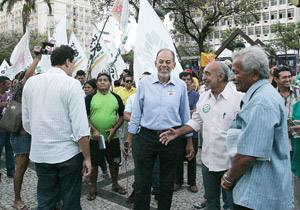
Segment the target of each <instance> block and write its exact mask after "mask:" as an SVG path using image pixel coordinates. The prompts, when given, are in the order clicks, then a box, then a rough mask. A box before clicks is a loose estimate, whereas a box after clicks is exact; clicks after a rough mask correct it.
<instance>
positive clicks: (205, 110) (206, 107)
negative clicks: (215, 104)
mask: <svg viewBox="0 0 300 210" xmlns="http://www.w3.org/2000/svg"><path fill="white" fill-rule="evenodd" d="M202 111H203V112H204V113H207V112H209V111H210V104H205V105H204V106H203V108H202Z"/></svg>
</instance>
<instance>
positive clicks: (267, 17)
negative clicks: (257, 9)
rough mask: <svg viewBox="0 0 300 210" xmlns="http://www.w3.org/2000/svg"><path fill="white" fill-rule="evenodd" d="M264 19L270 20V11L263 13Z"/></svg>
mask: <svg viewBox="0 0 300 210" xmlns="http://www.w3.org/2000/svg"><path fill="white" fill-rule="evenodd" d="M263 20H264V21H266V20H269V13H268V12H264V13H263Z"/></svg>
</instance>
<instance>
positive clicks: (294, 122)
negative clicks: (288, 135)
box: [289, 120, 300, 134]
mask: <svg viewBox="0 0 300 210" xmlns="http://www.w3.org/2000/svg"><path fill="white" fill-rule="evenodd" d="M293 124H294V126H291V127H290V128H289V130H293V131H294V132H296V133H297V134H299V133H300V120H293ZM295 124H298V125H295Z"/></svg>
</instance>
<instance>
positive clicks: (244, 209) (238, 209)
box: [233, 204, 253, 210]
mask: <svg viewBox="0 0 300 210" xmlns="http://www.w3.org/2000/svg"><path fill="white" fill-rule="evenodd" d="M233 210H253V209H249V208H247V207H244V206H239V205H236V204H233Z"/></svg>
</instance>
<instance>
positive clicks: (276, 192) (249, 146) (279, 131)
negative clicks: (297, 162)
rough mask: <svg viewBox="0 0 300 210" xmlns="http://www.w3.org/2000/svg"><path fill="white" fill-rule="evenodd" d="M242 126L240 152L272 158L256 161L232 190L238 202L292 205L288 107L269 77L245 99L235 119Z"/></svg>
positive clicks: (279, 208) (262, 208) (284, 209)
mask: <svg viewBox="0 0 300 210" xmlns="http://www.w3.org/2000/svg"><path fill="white" fill-rule="evenodd" d="M234 124H235V126H234V127H236V128H238V129H241V133H240V135H239V142H238V145H237V153H238V154H242V155H248V156H253V157H257V158H264V159H270V161H258V160H257V161H256V162H255V163H254V165H253V166H252V167H251V168H249V169H248V170H247V171H246V172H245V173H244V175H243V176H242V177H241V178H240V179H239V180H238V181H237V183H236V185H235V187H234V189H233V200H234V203H235V204H238V205H241V206H245V207H248V208H251V209H255V210H266V209H272V210H290V209H291V208H292V194H291V192H292V188H291V172H290V171H291V166H290V157H289V148H288V133H287V116H286V109H285V106H284V104H283V101H282V98H281V96H280V95H279V93H278V92H277V91H276V89H274V88H273V87H272V86H271V84H269V82H268V80H259V81H258V82H256V83H255V84H253V85H252V86H251V87H250V88H249V90H248V91H247V92H246V94H245V96H244V98H243V99H242V108H241V111H240V112H239V113H238V114H237V116H236V119H235V123H234Z"/></svg>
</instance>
